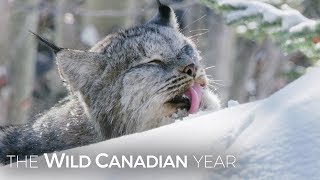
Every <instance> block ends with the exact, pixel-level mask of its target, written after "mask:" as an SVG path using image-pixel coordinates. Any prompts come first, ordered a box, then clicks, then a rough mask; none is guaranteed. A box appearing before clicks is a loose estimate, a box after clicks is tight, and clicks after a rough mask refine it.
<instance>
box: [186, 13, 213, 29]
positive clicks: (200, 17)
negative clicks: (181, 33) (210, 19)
mask: <svg viewBox="0 0 320 180" xmlns="http://www.w3.org/2000/svg"><path fill="white" fill-rule="evenodd" d="M206 16H207V15H206V14H205V15H203V16H201V17H200V18H198V19H196V20H195V21H193V22H191V23H190V24H188V25H187V26H186V27H184V28H182V29H181V30H185V29H186V28H187V27H189V26H191V25H192V24H194V23H196V22H197V21H200V20H201V19H203V18H205V17H206Z"/></svg>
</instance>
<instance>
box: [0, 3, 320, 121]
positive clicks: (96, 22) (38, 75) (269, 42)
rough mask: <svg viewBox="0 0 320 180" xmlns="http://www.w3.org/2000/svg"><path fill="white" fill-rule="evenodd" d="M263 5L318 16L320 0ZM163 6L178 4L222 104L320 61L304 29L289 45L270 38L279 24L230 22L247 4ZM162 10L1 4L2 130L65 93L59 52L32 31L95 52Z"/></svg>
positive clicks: (257, 93) (265, 89) (268, 90)
mask: <svg viewBox="0 0 320 180" xmlns="http://www.w3.org/2000/svg"><path fill="white" fill-rule="evenodd" d="M248 2H250V1H249V0H248ZM261 2H262V1H261ZM263 2H266V3H269V4H272V5H273V6H274V7H279V8H280V7H281V6H283V4H285V3H286V4H288V5H289V6H290V7H292V8H294V9H297V10H298V11H299V12H301V13H302V14H303V15H304V16H305V17H306V18H309V19H319V17H320V1H319V0H263ZM163 3H167V4H171V5H172V7H173V8H174V9H175V11H176V14H177V16H178V19H179V23H180V27H181V31H182V32H183V33H184V34H185V35H187V36H189V37H190V38H192V39H193V40H194V41H195V42H196V44H197V45H198V48H199V50H200V51H201V55H202V56H203V63H204V64H205V65H206V67H208V68H207V70H206V71H207V73H208V74H209V76H210V77H209V78H210V79H211V86H212V87H211V88H212V90H213V91H215V92H216V93H217V94H218V95H219V96H220V98H221V100H222V103H223V104H224V105H226V104H227V102H228V100H230V99H232V100H237V101H239V102H240V103H246V102H250V101H255V100H259V99H263V98H265V97H268V96H269V95H271V94H272V93H273V92H275V91H277V90H279V89H280V88H282V87H284V86H285V85H286V84H288V83H290V82H292V81H293V80H295V79H296V78H298V77H300V76H301V75H302V74H304V73H305V72H306V71H307V70H308V67H310V66H314V65H316V63H317V60H318V54H317V51H312V48H310V47H311V45H313V44H317V43H319V42H320V37H319V36H317V35H319V34H314V33H309V32H307V31H305V32H304V33H299V34H298V35H297V36H294V37H290V38H291V39H290V38H289V39H290V41H288V39H287V40H286V41H284V40H283V39H282V37H287V36H286V35H284V34H281V33H277V34H276V35H275V33H270V28H269V27H271V25H273V26H277V23H269V24H266V23H259V21H256V20H255V19H252V18H251V17H245V18H242V19H239V20H238V19H236V20H235V22H228V19H227V18H226V17H227V16H226V13H229V12H230V11H233V10H235V9H240V10H241V9H243V7H233V6H223V7H221V6H220V7H217V5H216V4H215V1H214V0H167V1H165V0H164V1H163ZM156 8H157V6H156V3H155V1H153V0H121V1H119V0H106V1H103V0H90V1H89V0H87V1H86V0H69V1H62V0H0V24H1V26H0V125H6V124H23V123H26V122H28V121H32V117H33V116H35V115H36V114H38V113H40V112H42V111H44V110H46V109H49V108H50V107H52V106H54V104H55V103H57V102H58V101H59V100H62V99H63V97H65V96H66V95H67V91H66V88H65V87H64V86H63V85H62V82H61V80H60V78H59V76H58V73H57V69H56V67H55V66H56V65H55V60H54V55H53V54H52V52H51V51H50V50H49V49H48V48H47V47H45V46H44V45H42V44H38V43H37V41H36V40H35V38H34V37H33V36H31V35H30V33H29V32H28V30H32V31H34V32H37V33H39V34H40V35H42V36H44V37H46V38H48V39H49V40H51V41H54V42H55V43H56V44H58V45H59V46H61V47H66V48H73V49H89V48H90V47H91V46H93V45H94V44H95V43H96V42H98V41H99V40H100V39H102V38H103V37H104V36H106V35H107V34H109V33H111V32H114V31H117V30H119V29H123V28H126V27H130V26H133V25H136V24H141V23H145V22H146V21H147V20H148V19H149V18H151V17H152V16H153V15H154V14H155V13H156ZM282 9H283V7H282ZM255 18H256V17H255ZM258 19H259V17H258ZM260 19H261V18H260ZM311 34H312V36H308V35H311ZM301 37H305V38H301ZM292 42H293V43H292Z"/></svg>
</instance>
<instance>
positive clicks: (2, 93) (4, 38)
mask: <svg viewBox="0 0 320 180" xmlns="http://www.w3.org/2000/svg"><path fill="white" fill-rule="evenodd" d="M8 20H9V3H8V1H7V0H0V24H1V26H2V27H8ZM0 34H1V36H0V125H2V124H5V123H7V115H8V106H9V102H10V101H9V100H10V89H9V87H8V84H7V83H8V64H9V44H10V43H9V39H8V37H9V31H8V30H7V29H6V28H0Z"/></svg>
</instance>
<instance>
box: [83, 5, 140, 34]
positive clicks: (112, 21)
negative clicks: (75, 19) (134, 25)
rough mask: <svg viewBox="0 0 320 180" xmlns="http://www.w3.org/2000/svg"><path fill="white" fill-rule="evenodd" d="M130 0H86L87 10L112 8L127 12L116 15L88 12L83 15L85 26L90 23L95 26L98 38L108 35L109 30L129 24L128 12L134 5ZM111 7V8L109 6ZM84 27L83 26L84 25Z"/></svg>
mask: <svg viewBox="0 0 320 180" xmlns="http://www.w3.org/2000/svg"><path fill="white" fill-rule="evenodd" d="M133 2H134V1H132V0H121V2H119V0H108V1H101V0H90V1H86V3H87V4H86V9H87V10H88V11H103V10H114V11H123V12H127V13H124V14H122V15H119V16H118V15H117V16H93V15H90V14H88V15H87V16H86V17H85V24H86V26H88V25H92V26H94V27H95V28H96V30H97V32H98V34H99V37H100V39H101V38H103V37H105V36H106V35H108V34H109V33H110V32H112V31H115V30H118V29H119V28H125V27H127V26H129V25H130V19H131V18H132V17H130V12H131V10H132V7H133V5H134V3H133ZM111 7H112V8H111ZM84 28H85V27H84Z"/></svg>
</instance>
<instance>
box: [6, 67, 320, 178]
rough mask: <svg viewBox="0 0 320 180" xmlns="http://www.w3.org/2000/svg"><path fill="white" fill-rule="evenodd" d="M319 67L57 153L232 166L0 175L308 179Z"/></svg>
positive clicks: (314, 148) (317, 124) (315, 156)
mask: <svg viewBox="0 0 320 180" xmlns="http://www.w3.org/2000/svg"><path fill="white" fill-rule="evenodd" d="M318 77H320V68H315V69H313V70H311V71H310V72H308V73H307V75H305V76H303V77H302V78H300V79H299V80H297V81H295V82H293V83H291V84H290V85H288V86H287V87H285V88H284V89H282V90H280V91H279V92H277V93H275V94H274V95H272V96H271V97H269V98H267V99H265V100H262V101H258V102H254V103H249V104H244V105H237V106H234V107H231V108H227V109H224V110H221V111H218V112H213V113H207V114H201V115H198V116H195V117H191V118H188V119H186V120H184V121H181V122H178V123H174V124H171V125H168V126H164V127H161V128H158V129H154V130H151V131H147V132H144V133H138V134H133V135H129V136H124V137H120V138H117V139H112V140H109V141H105V142H102V143H98V144H94V145H90V146H86V147H81V148H76V149H72V150H68V151H65V152H64V153H67V154H69V155H83V154H85V155H90V156H92V157H94V156H96V155H97V154H99V153H102V152H103V153H107V154H110V155H111V154H114V155H119V156H121V155H147V154H149V155H168V154H169V155H188V156H192V155H212V156H213V157H217V156H218V155H221V156H223V155H228V154H229V155H234V156H235V157H236V158H237V162H236V168H213V169H205V168H195V167H194V165H196V164H190V168H188V169H117V168H115V169H99V168H97V167H91V168H87V169H81V170H74V169H68V170H65V169H47V168H41V167H44V166H46V165H45V158H44V157H43V156H42V157H40V158H39V159H38V161H39V162H38V163H39V164H38V166H39V168H40V169H25V170H22V169H15V168H10V167H5V168H1V169H0V179H10V180H13V179H18V178H19V179H20V178H21V177H24V178H25V179H41V178H42V177H45V178H46V179H71V178H77V179H88V178H92V179H196V180H198V179H316V178H317V177H320V171H319V168H320V160H319V155H320V111H319V103H320V83H319V80H318Z"/></svg>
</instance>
